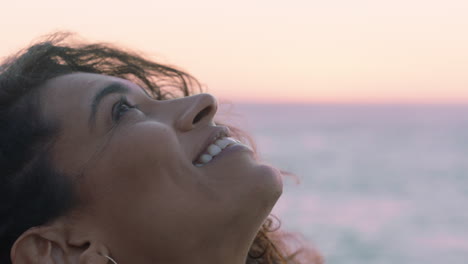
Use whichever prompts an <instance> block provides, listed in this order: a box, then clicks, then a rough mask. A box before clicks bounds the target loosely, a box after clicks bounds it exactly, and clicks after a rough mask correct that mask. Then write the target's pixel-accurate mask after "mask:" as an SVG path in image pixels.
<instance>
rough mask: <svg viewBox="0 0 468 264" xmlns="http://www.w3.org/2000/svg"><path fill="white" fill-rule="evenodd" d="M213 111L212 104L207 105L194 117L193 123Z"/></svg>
mask: <svg viewBox="0 0 468 264" xmlns="http://www.w3.org/2000/svg"><path fill="white" fill-rule="evenodd" d="M210 112H211V106H207V107H205V108H203V110H201V111H200V113H198V114H197V115H196V116H195V118H194V119H193V122H192V124H195V123H198V121H200V120H201V119H202V118H203V117H205V116H207V115H208V114H209V113H210Z"/></svg>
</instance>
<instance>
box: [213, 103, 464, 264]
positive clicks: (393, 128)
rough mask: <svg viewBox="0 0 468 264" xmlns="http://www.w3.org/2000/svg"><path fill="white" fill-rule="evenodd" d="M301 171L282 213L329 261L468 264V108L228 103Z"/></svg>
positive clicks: (265, 153) (264, 146)
mask: <svg viewBox="0 0 468 264" xmlns="http://www.w3.org/2000/svg"><path fill="white" fill-rule="evenodd" d="M219 112H220V115H221V116H223V118H227V119H228V120H230V122H231V123H233V124H235V125H238V126H241V127H242V128H244V129H245V130H247V131H248V132H249V133H250V134H251V135H252V136H253V138H254V140H255V141H256V144H257V147H258V150H259V152H260V154H261V155H262V157H263V159H264V160H265V161H267V162H268V163H271V164H273V165H275V166H277V167H279V168H281V169H284V170H287V171H289V172H292V173H294V174H296V175H297V176H298V177H299V178H300V180H301V182H300V184H299V185H297V184H296V183H295V182H294V180H291V179H288V178H287V179H285V181H284V192H283V196H282V197H281V198H280V200H279V201H278V203H277V205H276V206H275V208H274V209H273V214H275V215H277V216H278V217H279V218H280V219H281V222H282V229H284V230H286V231H291V232H298V233H301V234H303V235H304V236H305V238H306V239H307V241H309V242H310V243H311V244H313V245H314V246H315V247H316V248H317V249H318V250H319V251H320V252H321V253H322V254H323V256H324V257H325V260H326V263H329V264H358V263H359V264H366V263H369V264H371V263H372V264H395V263H398V264H415V263H424V264H440V263H447V264H466V263H468V104H466V105H463V104H458V105H454V104H446V105H411V104H401V105H398V104H374V105H372V104H367V105H366V104H221V105H220V111H219Z"/></svg>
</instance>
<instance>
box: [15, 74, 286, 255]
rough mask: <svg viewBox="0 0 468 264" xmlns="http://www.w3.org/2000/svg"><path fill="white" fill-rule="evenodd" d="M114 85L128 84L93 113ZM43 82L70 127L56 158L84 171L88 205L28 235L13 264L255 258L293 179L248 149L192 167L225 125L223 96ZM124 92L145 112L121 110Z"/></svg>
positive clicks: (90, 81)
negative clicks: (221, 121)
mask: <svg viewBox="0 0 468 264" xmlns="http://www.w3.org/2000/svg"><path fill="white" fill-rule="evenodd" d="M111 84H114V86H113V87H116V86H119V85H120V86H121V87H123V88H117V89H115V90H114V92H113V93H110V94H108V95H106V96H104V97H102V100H101V101H100V103H99V104H98V105H97V106H96V107H95V109H96V115H95V118H94V119H93V118H91V119H90V114H91V112H92V108H93V107H92V102H93V99H94V97H95V95H96V94H97V93H99V92H100V91H101V90H102V89H103V88H105V87H107V86H109V85H111ZM40 89H41V93H40V100H41V114H42V115H43V116H44V118H45V119H46V120H48V121H51V122H58V124H59V126H60V134H59V136H58V138H57V139H56V140H55V141H54V143H53V145H52V148H51V159H52V164H53V166H54V168H56V169H58V170H59V171H60V172H62V173H63V175H66V177H71V178H73V180H74V182H75V186H76V187H77V191H78V194H79V196H80V198H81V200H83V201H84V203H83V206H80V207H78V208H76V209H75V210H74V211H73V212H71V213H69V214H67V215H66V216H63V217H61V218H59V219H56V220H54V221H53V222H52V223H49V224H47V225H44V226H40V227H36V228H32V229H30V230H28V231H26V232H25V233H23V235H22V236H21V237H20V238H19V239H18V240H17V241H16V243H15V245H14V246H13V249H12V258H13V259H14V262H13V263H83V264H84V263H93V264H104V263H110V262H109V260H108V259H106V258H104V257H103V256H102V255H103V254H107V255H109V256H111V257H112V258H113V259H115V260H116V261H117V263H119V264H135V263H137V264H145V263H148V264H155V263H166V264H187V263H191V264H192V263H203V264H210V263H213V264H214V263H216V264H219V263H224V264H241V263H245V259H246V257H247V253H248V250H249V247H250V245H251V243H252V241H253V239H254V237H255V234H256V233H257V231H258V229H259V228H260V226H261V224H262V223H263V221H264V220H265V219H266V217H267V216H268V214H269V213H270V212H271V209H272V208H273V206H274V204H275V203H276V201H277V199H278V198H279V197H280V195H281V193H282V181H281V176H280V173H279V172H278V171H277V170H276V169H274V168H272V167H270V166H267V165H265V164H261V163H259V162H258V161H256V160H255V159H254V156H253V153H252V151H251V150H250V149H249V148H247V147H245V148H240V149H237V150H236V151H231V152H229V153H225V154H226V155H223V156H219V157H217V158H215V160H212V161H211V162H210V163H208V164H206V165H205V166H203V167H196V166H194V165H193V164H192V161H193V160H194V159H195V157H196V156H197V154H199V153H200V152H201V151H202V150H203V149H204V146H205V145H204V144H205V143H206V142H207V141H208V140H210V137H212V134H213V133H214V132H216V131H218V130H220V129H222V128H221V127H218V126H216V125H215V123H214V121H213V118H214V116H215V113H216V109H217V103H216V100H215V98H214V97H213V96H211V95H209V94H199V95H194V96H190V97H184V98H179V99H173V100H165V101H157V100H154V99H151V98H150V97H148V95H147V94H146V92H145V91H144V90H143V89H141V88H140V87H139V86H137V85H136V84H134V83H132V82H130V81H128V80H124V79H120V78H116V77H111V76H105V75H99V74H91V73H73V74H67V75H63V76H59V77H56V78H54V79H51V80H49V81H48V82H47V83H45V84H44V85H42V87H40ZM124 90H127V92H125V91H124ZM122 96H125V97H126V98H127V101H128V103H129V104H131V105H137V108H129V107H126V106H125V105H123V106H121V107H120V108H119V107H116V108H114V110H119V111H114V112H113V106H114V105H115V104H116V103H117V102H118V101H119V100H120V99H121V97H122ZM207 107H209V111H205V115H204V116H203V118H202V119H200V120H199V121H198V122H194V118H195V116H197V114H199V113H200V111H202V110H203V109H206V108H207ZM113 113H114V114H115V113H117V114H119V115H120V119H119V121H118V123H115V122H114V121H113V119H112V114H113ZM38 260H40V261H44V262H40V261H39V262H38ZM53 261H55V262H53Z"/></svg>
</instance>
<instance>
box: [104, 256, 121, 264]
mask: <svg viewBox="0 0 468 264" xmlns="http://www.w3.org/2000/svg"><path fill="white" fill-rule="evenodd" d="M102 256H103V257H106V258H107V259H108V260H110V261H111V262H112V263H113V264H117V262H116V261H115V260H113V259H112V258H111V257H109V256H107V255H102Z"/></svg>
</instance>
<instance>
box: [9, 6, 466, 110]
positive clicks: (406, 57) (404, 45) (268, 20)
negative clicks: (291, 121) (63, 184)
mask: <svg viewBox="0 0 468 264" xmlns="http://www.w3.org/2000/svg"><path fill="white" fill-rule="evenodd" d="M1 11H2V12H1V15H0V34H1V36H2V44H1V45H0V56H2V57H3V56H5V55H7V54H9V53H11V52H13V51H16V50H17V49H18V48H21V47H24V46H25V45H27V44H28V43H30V41H31V40H32V39H34V38H36V37H38V36H40V35H43V34H45V33H50V32H52V31H54V30H71V31H75V32H78V33H79V34H80V35H81V36H83V37H84V38H86V39H88V40H92V41H95V40H96V41H107V42H115V43H117V44H120V45H123V46H126V47H129V48H135V49H138V50H141V51H144V52H145V53H147V54H149V55H151V56H154V58H156V59H159V60H162V61H163V62H167V63H171V64H173V65H178V66H180V67H182V68H183V69H186V70H188V71H189V72H191V73H192V74H194V75H195V76H196V77H198V78H199V79H200V80H201V81H202V83H204V84H205V85H206V86H207V87H208V91H209V92H211V93H213V94H215V95H216V96H218V97H220V98H222V99H228V100H231V101H241V100H244V101H245V100H247V101H275V102H278V101H281V102H287V101H289V102H377V103H378V102H403V103H406V102H408V103H409V102H422V103H456V102H458V103H467V102H468V34H467V32H468V15H467V14H468V1H466V0H438V1H435V0H393V1H378V0H372V1H371V0H367V1H364V0H354V1H347V0H342V1H337V0H329V1H315V0H300V1H299V0H290V1H274V0H268V1H266V0H261V1H254V0H238V1H219V0H216V1H215V0H197V1H193V0H190V1H155V0H133V1H116V0H112V1H109V0H105V1H103V0H102V1H91V0H83V1H64V0H62V1H58V0H42V1H29V2H26V1H3V2H2V4H1Z"/></svg>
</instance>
